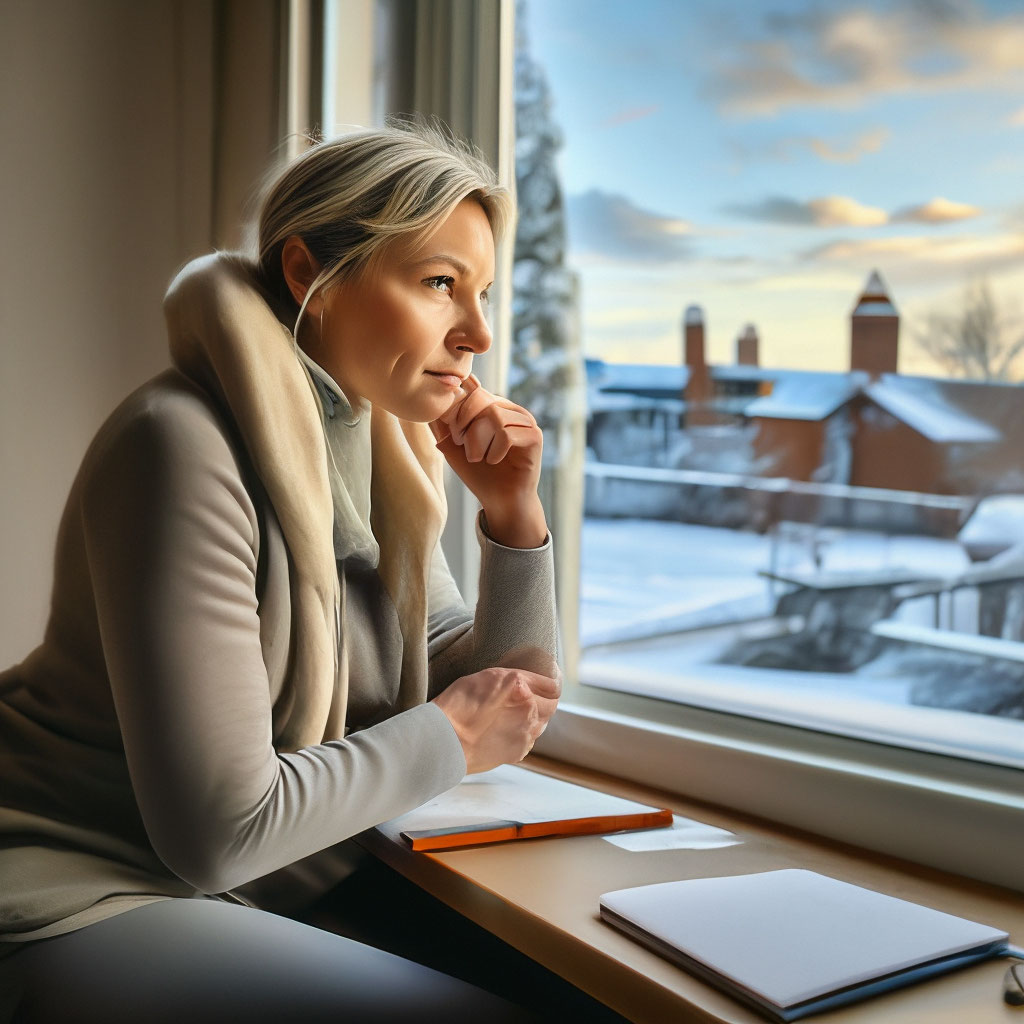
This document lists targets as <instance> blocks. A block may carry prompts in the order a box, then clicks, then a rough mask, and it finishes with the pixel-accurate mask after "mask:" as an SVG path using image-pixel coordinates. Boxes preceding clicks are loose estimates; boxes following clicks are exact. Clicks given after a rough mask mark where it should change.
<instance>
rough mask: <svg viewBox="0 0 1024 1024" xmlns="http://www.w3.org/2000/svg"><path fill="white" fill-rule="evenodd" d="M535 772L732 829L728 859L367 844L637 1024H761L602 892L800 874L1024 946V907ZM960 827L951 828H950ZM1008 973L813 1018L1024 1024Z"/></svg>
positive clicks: (641, 790)
mask: <svg viewBox="0 0 1024 1024" xmlns="http://www.w3.org/2000/svg"><path fill="white" fill-rule="evenodd" d="M526 766H527V767H530V768H533V769H535V770H537V771H542V772H545V773H547V774H550V775H556V776H558V777H559V778H564V779H568V780H569V781H571V782H578V783H580V784H582V785H589V786H592V787H594V788H598V789H604V790H607V791H608V792H611V793H616V794H618V795H620V796H624V797H627V798H630V799H633V800H641V801H643V802H645V803H653V804H658V805H659V806H665V807H671V808H672V809H673V810H674V811H675V812H676V813H678V814H682V815H685V816H686V817H691V818H696V819H697V820H699V821H705V822H708V823H709V824H712V825H717V826H719V827H722V828H727V829H729V830H730V831H732V832H735V833H737V835H738V836H739V837H740V838H741V839H742V840H743V842H742V844H741V845H738V846H731V847H726V848H724V849H719V850H704V851H698V850H660V851H652V852H646V853H631V852H628V851H626V850H621V849H619V848H618V847H616V846H613V845H612V844H611V843H608V842H606V841H605V840H604V839H603V838H601V837H600V836H574V837H568V838H560V839H535V840H525V841H521V842H516V843H506V844H498V845H494V846H479V847H472V848H468V849H463V850H452V851H449V852H446V853H435V854H425V853H413V852H412V851H411V850H410V849H408V847H407V845H406V844H405V842H404V840H402V839H401V838H400V837H399V836H398V835H397V834H396V833H392V834H390V835H388V834H384V833H383V832H381V831H377V830H372V831H370V832H367V833H364V834H363V835H362V836H361V837H360V840H359V841H360V843H361V844H362V845H363V846H365V847H366V849H368V850H369V851H370V852H372V853H373V854H374V855H376V856H377V857H379V858H380V859H381V860H383V861H384V862H385V863H387V864H388V865H390V866H391V867H393V868H394V869H396V870H397V871H399V872H401V873H402V874H403V875H405V876H406V877H407V878H409V879H411V880H412V881H414V882H415V883H417V884H418V885H420V886H422V887H423V888H424V889H426V890H427V891H428V892H430V893H432V894H433V895H434V896H436V897H438V898H439V899H441V900H442V901H444V902H445V903H447V904H448V905H449V906H451V907H454V908H455V909H456V910H458V911H459V912H460V913H462V914H464V915H465V916H466V917H468V918H470V919H471V920H473V921H475V922H476V923H477V924H479V925H481V926H483V927H484V928H486V929H487V930H488V931H491V932H493V933H494V934H495V935H498V936H499V937H500V938H502V939H504V940H505V941H506V942H508V943H509V944H510V945H512V946H514V947H516V948H517V949H519V950H521V951H522V952H524V953H526V954H527V955H528V956H530V957H532V958H533V959H535V960H537V961H539V962H540V963H542V964H544V965H545V966H546V967H548V968H549V969H551V970H552V971H554V972H555V973H557V974H559V975H561V976H562V977H563V978H565V979H566V980H568V981H569V982H571V983H572V984H574V985H576V986H577V987H578V988H580V989H583V990H584V991H585V992H588V993H589V994H590V995H592V996H593V997H594V998H596V999H598V1000H600V1001H601V1002H603V1003H605V1004H607V1005H608V1006H610V1007H612V1008H613V1009H614V1010H616V1011H617V1012H619V1013H620V1014H622V1015H623V1016H625V1017H627V1018H628V1019H630V1020H631V1021H634V1022H636V1024H666V1022H668V1021H701V1022H715V1024H763V1018H761V1017H759V1016H757V1015H756V1014H754V1013H753V1011H751V1010H747V1009H745V1008H744V1007H742V1006H740V1005H739V1004H737V1003H735V1002H733V1001H732V1000H731V999H729V998H728V997H727V996H725V995H723V994H721V993H719V992H717V991H716V990H715V989H712V988H710V987H709V986H707V985H705V984H703V983H701V982H699V981H697V980H696V979H695V978H692V977H691V976H690V975H688V974H687V973H686V972H685V971H683V970H681V969H680V968H677V967H674V966H673V965H672V964H670V963H668V962H667V961H665V960H662V959H661V958H660V957H658V956H656V955H655V954H653V953H651V952H649V951H647V950H646V949H644V948H643V947H642V946H640V945H638V944H636V943H634V942H632V941H631V940H630V939H628V938H626V937H625V936H624V935H621V934H620V933H619V932H617V931H615V930H614V929H612V928H611V927H609V926H608V925H606V924H604V923H603V922H602V921H601V920H600V917H599V915H598V897H599V896H600V894H601V893H603V892H608V891H610V890H613V889H623V888H627V887H628V886H632V885H643V884H645V883H652V882H665V881H670V880H672V879H679V878H699V877H710V876H714V875H728V874H740V873H744V872H754V871H768V870H772V869H775V868H791V867H802V868H809V869H811V870H814V871H818V872H821V873H822V874H825V875H832V876H833V877H835V878H840V879H843V880H844V881H848V882H853V883H855V884H858V885H863V886H866V887H867V888H872V889H877V890H879V891H880V892H885V893H888V894H889V895H892V896H899V897H902V898H904V899H907V900H912V901H914V902H918V903H923V904H927V905H929V906H932V907H935V908H936V909H938V910H944V911H947V912H948V913H952V914H958V915H960V916H962V917H968V918H972V919H974V920H978V921H982V922H984V923H986V924H990V925H993V926H994V927H998V928H1003V929H1005V930H1006V931H1008V932H1009V933H1010V937H1011V941H1013V942H1014V943H1015V944H1017V945H1021V944H1022V943H1024V895H1021V894H1019V893H1015V892H1012V891H1010V890H1008V889H1001V888H998V887H996V886H991V885H985V884H982V883H980V882H972V881H969V880H966V879H963V878H960V877H957V876H954V875H947V874H943V873H941V872H938V871H934V870H932V869H930V868H922V867H918V866H916V865H913V864H909V863H907V862H906V861H899V860H896V859H892V858H886V857H882V856H880V855H877V854H870V853H866V852H864V851H862V850H858V849H856V848H854V847H847V846H843V845H841V844H838V843H833V842H829V841H826V840H819V839H816V838H813V837H810V836H807V835H806V834H803V833H798V832H794V831H788V830H784V829H782V828H781V827H776V826H771V825H768V824H766V823H764V822H759V821H756V820H754V819H751V818H745V817H742V816H740V815H737V814H733V813H731V812H727V811H723V810H720V809H718V808H712V807H709V806H705V805H701V804H697V803H690V802H687V801H686V800H682V799H679V798H677V797H673V796H669V795H666V794H664V793H661V792H659V791H657V790H651V789H647V788H645V787H642V786H637V785H634V784H632V783H626V782H622V781H621V780H615V779H612V778H611V777H609V776H604V775H600V774H598V773H596V772H591V771H589V770H587V769H582V768H576V767H574V766H570V765H566V764H562V763H560V762H556V761H551V760H549V759H545V758H540V757H536V756H533V757H530V758H529V759H528V761H527V762H526ZM951 827H956V826H955V823H954V824H952V825H951ZM1009 963H1010V961H1008V960H995V961H992V962H989V963H984V964H978V965H975V966H973V967H968V968H965V969H963V970H961V971H959V972H954V973H953V974H950V975H947V976H945V977H941V978H938V979H936V980H933V981H928V982H926V983H924V984H921V985H917V986H912V987H911V988H907V989H903V990H902V991H899V992H893V993H890V994H888V995H885V996H882V997H879V998H877V999H872V1000H868V1001H867V1002H863V1003H859V1004H856V1005H854V1006H850V1007H847V1008H845V1009H842V1010H837V1011H834V1012H832V1013H828V1014H822V1015H820V1016H817V1017H814V1018H811V1019H812V1020H814V1021H820V1022H821V1024H925V1022H927V1024H1022V1021H1024V1017H1022V1016H1021V1012H1020V1011H1019V1010H1014V1009H1013V1008H1012V1007H1009V1006H1006V1005H1005V1004H1004V1003H1003V1002H1002V978H1003V974H1004V973H1005V971H1006V968H1007V966H1008V964H1009Z"/></svg>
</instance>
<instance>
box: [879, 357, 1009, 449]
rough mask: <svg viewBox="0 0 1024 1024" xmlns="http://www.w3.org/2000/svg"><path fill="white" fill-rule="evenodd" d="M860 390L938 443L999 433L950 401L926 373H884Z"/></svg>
mask: <svg viewBox="0 0 1024 1024" xmlns="http://www.w3.org/2000/svg"><path fill="white" fill-rule="evenodd" d="M864 393H865V394H866V395H867V396H868V397H869V398H870V399H871V400H872V401H873V402H876V403H877V404H878V405H880V406H881V407H882V408H883V409H885V411H886V412H888V413H889V414H890V415H892V416H895V417H896V418H897V419H898V420H902V421H903V422H904V423H906V424H907V426H908V427H911V428H912V429H913V430H916V431H917V432H918V433H919V434H923V435H924V436H925V437H927V438H928V440H929V441H936V442H940V443H946V444H949V443H952V442H964V443H969V442H975V443H976V442H984V441H998V440H1000V438H1001V436H1002V435H1001V434H1000V432H999V431H998V430H996V428H995V427H993V426H991V425H990V424H988V423H983V422H982V421H981V420H979V419H975V418H974V417H973V416H969V415H967V413H965V412H963V411H961V410H960V409H958V408H956V407H955V406H954V405H952V404H951V403H950V402H949V401H948V400H947V398H946V395H945V394H944V389H943V387H942V385H941V384H940V383H939V382H938V381H935V380H930V379H928V378H926V377H902V376H900V375H899V374H894V373H886V374H883V375H882V376H881V378H879V379H878V380H876V381H872V382H871V383H870V384H868V385H867V386H866V387H865V388H864Z"/></svg>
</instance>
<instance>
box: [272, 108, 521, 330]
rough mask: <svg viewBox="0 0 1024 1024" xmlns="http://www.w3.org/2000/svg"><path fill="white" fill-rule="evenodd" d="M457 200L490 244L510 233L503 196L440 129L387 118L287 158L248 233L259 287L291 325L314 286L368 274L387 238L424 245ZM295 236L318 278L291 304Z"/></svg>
mask: <svg viewBox="0 0 1024 1024" xmlns="http://www.w3.org/2000/svg"><path fill="white" fill-rule="evenodd" d="M464 199H473V200H475V201H476V202H478V203H479V204H480V206H481V207H482V208H483V211H484V213H485V214H486V216H487V220H488V222H489V223H490V225H491V231H492V232H493V233H494V235H495V238H498V237H500V236H501V235H502V234H503V232H504V231H505V230H507V229H508V228H509V227H510V226H511V221H512V219H513V216H514V208H513V203H512V195H511V193H510V192H509V190H508V189H507V188H505V187H504V186H503V185H500V184H499V183H498V179H497V175H496V174H495V173H494V171H493V170H492V169H491V167H490V166H489V165H488V164H487V162H486V161H485V160H484V159H483V158H482V156H481V155H480V153H479V152H478V151H475V150H474V149H473V148H472V147H471V146H470V145H469V144H468V143H466V142H463V141H461V140H460V139H458V138H456V137H455V136H454V135H453V134H451V133H450V132H449V131H447V130H445V129H444V128H443V127H442V126H441V125H440V123H435V124H427V123H424V122H422V121H411V122H410V121H405V122H403V121H395V120H391V121H389V123H388V124H387V125H385V126H384V127H383V128H364V129H359V130H357V131H355V132H352V133H351V134H348V135H344V136H342V137H340V138H336V139H331V140H330V141H327V142H320V143H318V144H316V145H314V146H313V147H312V148H310V149H309V150H307V151H306V152H305V153H303V154H302V155H301V156H299V157H298V158H297V159H295V160H294V161H292V162H291V163H290V164H289V165H288V166H287V167H285V168H284V170H283V171H282V172H281V173H280V174H278V175H277V177H276V178H275V179H273V180H272V181H271V183H270V185H269V187H268V188H267V190H266V192H265V193H264V197H263V201H262V203H261V206H260V213H259V219H258V227H257V247H258V255H257V259H258V264H259V274H260V278H261V280H262V283H263V285H264V286H265V287H266V288H267V289H268V290H269V291H270V292H271V294H272V295H274V296H275V297H277V298H278V299H280V300H281V301H282V302H283V303H284V304H285V306H286V307H287V308H294V309H295V310H296V325H295V329H296V331H297V330H298V321H299V320H300V319H301V317H302V314H303V312H304V310H305V306H306V303H307V302H309V300H310V298H311V297H312V296H313V295H314V294H315V293H316V292H317V291H318V290H320V289H322V288H324V287H326V286H328V285H330V284H333V283H340V282H342V281H345V280H349V279H351V278H353V277H355V276H357V275H358V274H360V273H361V272H362V271H364V270H366V269H367V268H370V267H372V266H373V265H374V264H375V262H376V261H377V260H379V258H380V257H381V256H382V255H383V253H384V252H385V250H386V248H387V246H388V245H389V244H390V243H392V242H394V241H395V240H396V239H399V238H404V237H409V236H411V237H412V238H413V240H414V241H415V240H417V239H420V238H426V237H427V236H428V235H429V234H430V233H431V232H432V231H434V230H435V229H436V228H437V227H438V226H439V225H440V224H441V223H442V222H443V221H444V220H445V219H446V218H447V217H448V216H449V214H450V213H451V212H452V210H454V209H455V207H456V206H457V205H458V204H459V203H460V202H462V200H464ZM292 235H298V236H299V237H300V238H301V239H302V240H303V242H305V244H306V247H307V248H308V249H309V251H310V252H311V253H312V254H313V256H314V257H315V259H316V260H317V262H318V263H319V264H320V268H321V270H320V273H319V274H318V275H317V277H316V279H315V280H314V281H313V283H312V284H311V285H310V287H309V289H308V291H307V292H306V297H305V300H304V301H303V303H302V305H301V306H297V305H296V303H295V301H294V299H293V298H292V296H291V293H290V291H289V289H288V285H287V283H286V281H285V279H284V273H283V271H282V268H281V251H282V249H283V247H284V243H285V240H286V239H287V238H289V237H290V236H292Z"/></svg>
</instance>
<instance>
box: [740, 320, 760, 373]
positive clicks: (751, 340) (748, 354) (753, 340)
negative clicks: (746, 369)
mask: <svg viewBox="0 0 1024 1024" xmlns="http://www.w3.org/2000/svg"><path fill="white" fill-rule="evenodd" d="M757 348H758V337H757V328H756V327H755V326H754V325H753V324H747V325H746V326H745V327H744V328H743V330H742V331H740V334H739V337H738V338H737V339H736V365H737V366H758V365H759V361H758V351H757Z"/></svg>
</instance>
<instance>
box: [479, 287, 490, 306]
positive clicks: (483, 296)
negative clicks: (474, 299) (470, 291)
mask: <svg viewBox="0 0 1024 1024" xmlns="http://www.w3.org/2000/svg"><path fill="white" fill-rule="evenodd" d="M480 301H481V302H482V303H483V304H484V305H485V306H487V305H490V302H491V293H490V291H488V290H487V289H484V291H482V292H481V293H480Z"/></svg>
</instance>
